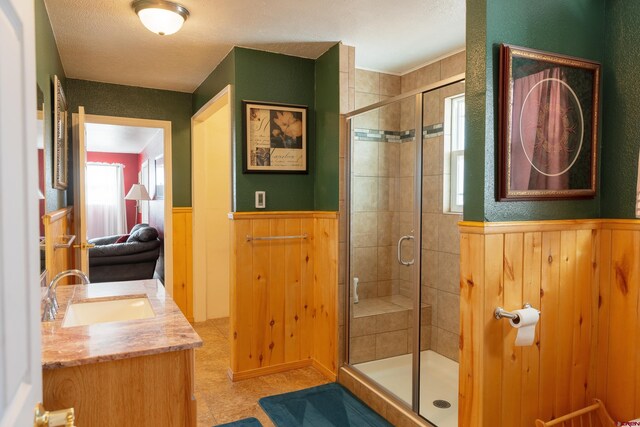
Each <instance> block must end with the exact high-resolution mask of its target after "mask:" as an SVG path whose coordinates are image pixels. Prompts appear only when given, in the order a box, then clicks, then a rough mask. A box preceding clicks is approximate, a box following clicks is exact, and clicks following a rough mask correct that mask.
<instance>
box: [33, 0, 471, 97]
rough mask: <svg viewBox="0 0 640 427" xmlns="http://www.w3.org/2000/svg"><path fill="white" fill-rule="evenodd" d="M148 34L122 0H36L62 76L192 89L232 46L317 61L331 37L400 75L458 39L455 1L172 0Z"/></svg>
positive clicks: (362, 62) (461, 2)
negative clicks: (175, 14) (183, 18)
mask: <svg viewBox="0 0 640 427" xmlns="http://www.w3.org/2000/svg"><path fill="white" fill-rule="evenodd" d="M180 3H181V4H182V5H184V6H185V7H187V8H188V9H189V11H190V12H191V16H190V17H189V19H188V20H187V22H186V23H185V25H184V27H183V28H182V30H180V31H179V32H178V33H176V34H174V35H171V36H158V35H156V34H153V33H151V32H150V31H148V30H147V29H146V28H144V27H143V26H142V24H141V23H140V21H139V20H138V17H137V16H136V15H135V13H134V12H133V10H132V9H131V1H129V0H45V4H46V6H47V10H48V12H49V17H50V19H51V24H52V27H53V32H54V35H55V37H56V42H57V44H58V50H59V51H60V56H61V59H62V64H63V66H64V69H65V74H66V75H67V77H71V78H78V79H85V80H94V81H101V82H109V83H119V84H124V85H133V86H143V87H152V88H158V89H169V90H177V91H183V92H192V91H193V90H195V88H196V87H197V86H198V85H199V84H200V83H201V82H202V81H203V80H204V79H205V78H206V77H207V75H209V73H210V72H211V71H212V70H213V69H214V68H215V66H216V65H217V64H218V63H219V62H220V61H221V60H222V59H223V58H224V57H225V55H226V54H227V53H228V52H229V50H231V48H232V47H233V46H234V45H236V46H244V47H252V48H256V49H261V50H267V51H271V52H279V53H285V54H289V55H295V56H302V57H307V58H317V57H318V56H320V55H321V54H322V53H324V52H325V51H326V50H327V49H328V48H329V47H330V46H332V45H333V44H334V43H335V42H337V41H342V42H343V43H345V44H347V45H351V46H355V47H356V65H357V66H358V67H359V68H365V69H370V70H377V71H384V72H390V73H396V74H402V73H404V72H406V71H408V70H410V69H412V68H415V67H416V66H418V65H422V64H424V63H427V62H430V61H433V60H435V59H437V58H440V57H442V56H443V55H445V54H446V53H448V52H453V51H458V50H460V49H462V48H464V45H465V0H401V1H397V0H396V1H389V0H323V1H313V0H312V1H300V0H278V1H276V2H273V1H266V0H218V1H213V0H181V1H180Z"/></svg>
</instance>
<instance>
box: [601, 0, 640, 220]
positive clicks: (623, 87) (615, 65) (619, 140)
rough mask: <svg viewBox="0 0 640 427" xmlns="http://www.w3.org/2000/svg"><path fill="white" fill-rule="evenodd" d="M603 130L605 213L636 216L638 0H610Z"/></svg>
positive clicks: (639, 110)
mask: <svg viewBox="0 0 640 427" xmlns="http://www.w3.org/2000/svg"><path fill="white" fill-rule="evenodd" d="M605 19H606V27H607V30H606V33H607V34H606V37H605V60H604V72H603V76H604V86H603V92H604V106H603V123H604V126H603V134H602V141H603V142H602V186H601V191H602V217H603V218H635V203H634V201H635V197H636V182H637V173H638V169H637V168H638V151H639V150H640V125H638V120H639V119H640V84H638V66H639V65H640V31H638V23H640V2H638V1H624V0H607V2H606V11H605Z"/></svg>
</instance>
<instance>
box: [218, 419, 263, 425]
mask: <svg viewBox="0 0 640 427" xmlns="http://www.w3.org/2000/svg"><path fill="white" fill-rule="evenodd" d="M215 427H262V424H260V421H258V420H257V419H255V418H245V419H243V420H238V421H234V422H232V423H227V424H219V425H217V426H215Z"/></svg>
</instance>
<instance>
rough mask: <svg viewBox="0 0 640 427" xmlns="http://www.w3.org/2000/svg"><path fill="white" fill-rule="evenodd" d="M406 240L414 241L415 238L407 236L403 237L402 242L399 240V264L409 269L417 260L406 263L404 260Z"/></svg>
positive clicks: (413, 259)
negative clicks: (403, 245) (403, 244)
mask: <svg viewBox="0 0 640 427" xmlns="http://www.w3.org/2000/svg"><path fill="white" fill-rule="evenodd" d="M405 240H414V237H413V236H411V235H406V236H402V237H401V238H400V240H398V262H399V263H400V264H402V265H406V266H407V267H408V266H410V265H413V263H414V262H415V258H412V259H411V260H409V261H405V260H404V259H403V258H402V242H404V241H405Z"/></svg>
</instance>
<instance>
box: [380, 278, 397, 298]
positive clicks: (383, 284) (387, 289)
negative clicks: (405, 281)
mask: <svg viewBox="0 0 640 427" xmlns="http://www.w3.org/2000/svg"><path fill="white" fill-rule="evenodd" d="M393 284H394V281H393V280H378V296H379V297H386V296H389V295H393Z"/></svg>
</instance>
